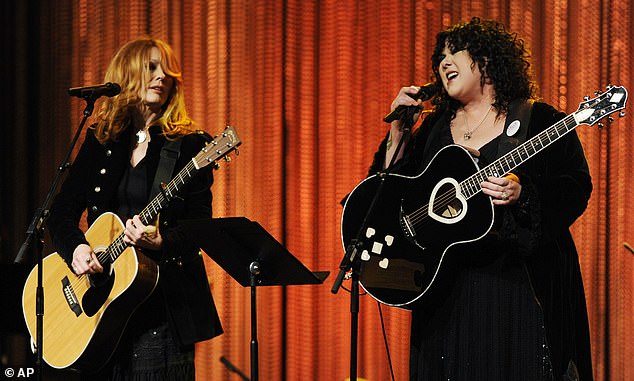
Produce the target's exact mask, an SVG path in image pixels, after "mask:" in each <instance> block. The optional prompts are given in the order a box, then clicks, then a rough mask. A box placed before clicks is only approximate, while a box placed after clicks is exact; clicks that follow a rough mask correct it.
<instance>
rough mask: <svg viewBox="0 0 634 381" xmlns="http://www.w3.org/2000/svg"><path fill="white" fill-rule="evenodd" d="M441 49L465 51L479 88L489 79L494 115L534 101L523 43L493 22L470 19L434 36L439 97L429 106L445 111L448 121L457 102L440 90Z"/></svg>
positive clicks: (452, 51) (433, 60) (534, 86)
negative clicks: (479, 76)
mask: <svg viewBox="0 0 634 381" xmlns="http://www.w3.org/2000/svg"><path fill="white" fill-rule="evenodd" d="M445 46H447V47H448V48H449V50H450V51H451V53H452V54H453V53H456V52H459V51H461V50H467V52H468V53H469V55H470V56H471V58H472V59H473V62H474V64H476V65H478V69H479V70H480V73H481V74H482V80H481V85H482V86H483V85H484V81H485V79H487V78H488V79H490V80H491V81H492V82H493V86H494V88H495V103H494V104H493V106H494V107H495V108H496V109H497V110H498V112H503V113H506V112H508V109H509V104H510V103H511V102H512V101H514V100H516V99H519V100H528V99H531V98H534V97H535V93H536V91H537V85H536V84H535V82H534V81H532V79H531V74H530V62H529V57H530V54H529V52H528V50H527V49H526V47H525V46H524V40H523V39H521V38H518V36H517V34H516V33H511V32H508V31H507V30H506V28H505V26H504V25H503V24H501V23H499V22H497V21H494V20H486V19H485V20H481V19H480V18H478V17H474V18H472V19H471V21H469V22H466V23H460V24H456V25H454V26H452V27H450V28H449V29H447V30H445V31H442V32H440V33H438V34H437V35H436V47H435V49H434V53H433V55H432V58H431V60H432V69H433V71H434V79H433V80H435V81H436V85H437V88H438V89H439V96H437V97H436V98H435V99H434V100H433V104H434V105H435V106H437V107H438V108H440V109H448V110H449V112H450V113H451V117H452V119H453V117H454V116H455V113H456V110H457V109H458V108H459V107H460V104H459V102H458V101H456V100H454V99H452V98H450V97H449V95H448V94H447V92H446V91H445V89H444V88H443V86H442V81H441V79H440V74H439V70H438V69H439V67H440V62H441V61H442V59H443V55H442V52H443V50H444V49H445Z"/></svg>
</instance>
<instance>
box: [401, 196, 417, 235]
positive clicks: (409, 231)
mask: <svg viewBox="0 0 634 381" xmlns="http://www.w3.org/2000/svg"><path fill="white" fill-rule="evenodd" d="M401 201H402V200H401ZM400 217H401V218H400V220H401V229H403V232H404V234H405V236H406V237H407V238H409V239H411V240H414V237H416V232H415V231H414V228H413V227H412V222H411V221H410V220H409V216H407V214H405V212H404V211H403V204H402V203H401V216H400Z"/></svg>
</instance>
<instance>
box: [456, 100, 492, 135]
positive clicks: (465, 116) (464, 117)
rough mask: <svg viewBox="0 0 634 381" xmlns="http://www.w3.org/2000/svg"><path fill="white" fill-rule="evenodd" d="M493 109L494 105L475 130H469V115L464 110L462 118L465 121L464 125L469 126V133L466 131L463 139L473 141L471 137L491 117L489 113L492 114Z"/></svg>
mask: <svg viewBox="0 0 634 381" xmlns="http://www.w3.org/2000/svg"><path fill="white" fill-rule="evenodd" d="M492 109H493V105H491V106H490V107H489V110H488V111H487V113H486V114H484V118H482V120H481V121H480V123H478V125H477V126H475V128H473V129H470V128H469V122H467V113H466V111H464V109H463V110H462V118H463V119H464V124H465V126H467V131H465V133H464V134H463V135H462V138H463V139H464V140H469V139H471V135H473V133H474V132H475V131H476V130H477V129H478V128H480V126H481V125H482V123H484V121H485V120H486V118H487V116H489V113H490V112H491V110H492Z"/></svg>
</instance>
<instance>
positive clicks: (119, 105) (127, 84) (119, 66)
mask: <svg viewBox="0 0 634 381" xmlns="http://www.w3.org/2000/svg"><path fill="white" fill-rule="evenodd" d="M152 48H158V50H159V51H160V53H161V66H162V69H163V71H164V72H165V74H166V75H169V76H170V77H172V78H174V85H173V86H172V89H171V91H170V94H169V97H168V98H167V101H166V102H165V105H164V106H163V109H162V113H161V114H160V116H159V117H158V119H157V120H156V121H154V123H153V124H155V125H160V126H161V130H162V132H163V135H165V136H166V137H168V138H174V137H177V136H180V135H187V134H190V133H192V132H193V128H192V127H193V121H192V120H191V119H190V118H189V117H188V116H187V111H186V110H185V95H184V92H183V79H182V73H181V67H180V64H179V63H178V60H177V59H176V56H175V55H174V52H173V50H172V48H171V47H170V46H169V45H168V44H167V43H165V42H163V41H161V40H159V39H154V38H151V37H141V38H137V39H135V40H132V41H130V42H128V43H126V44H125V45H123V46H122V47H121V48H119V50H118V51H117V53H116V54H115V55H114V57H113V58H112V61H110V65H109V66H108V70H107V71H106V76H105V81H106V82H114V83H118V84H119V85H120V86H121V93H120V94H119V95H117V96H115V97H111V98H106V99H105V100H104V101H103V103H102V104H101V106H100V108H99V112H98V113H97V123H96V125H95V126H94V130H95V136H96V137H97V140H99V142H101V143H102V144H103V143H106V142H108V141H116V140H118V138H119V136H121V134H122V132H123V131H125V130H126V128H128V126H129V125H130V124H131V121H132V112H134V111H135V109H137V108H138V106H140V105H141V104H142V103H143V99H142V98H141V96H140V94H141V90H144V89H146V88H147V85H148V83H149V82H150V80H151V78H150V69H149V67H150V55H151V51H152Z"/></svg>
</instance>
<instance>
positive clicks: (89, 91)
mask: <svg viewBox="0 0 634 381" xmlns="http://www.w3.org/2000/svg"><path fill="white" fill-rule="evenodd" d="M120 92H121V86H119V85H118V84H116V83H113V82H108V83H103V84H101V85H95V86H84V87H73V88H70V89H68V94H69V95H70V96H73V97H77V98H82V99H92V100H95V99H97V98H99V97H101V96H103V95H105V96H107V97H114V96H115V95H117V94H119V93H120Z"/></svg>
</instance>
